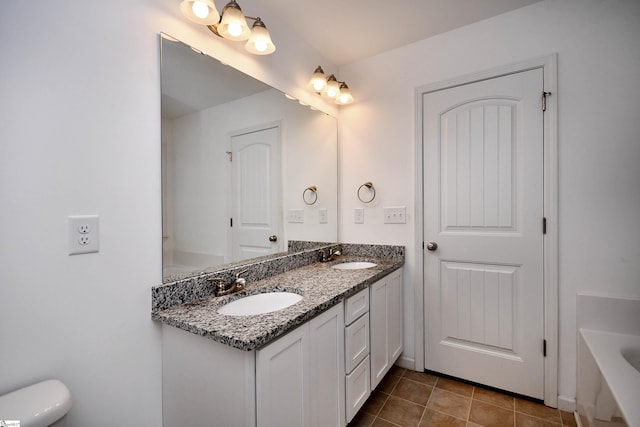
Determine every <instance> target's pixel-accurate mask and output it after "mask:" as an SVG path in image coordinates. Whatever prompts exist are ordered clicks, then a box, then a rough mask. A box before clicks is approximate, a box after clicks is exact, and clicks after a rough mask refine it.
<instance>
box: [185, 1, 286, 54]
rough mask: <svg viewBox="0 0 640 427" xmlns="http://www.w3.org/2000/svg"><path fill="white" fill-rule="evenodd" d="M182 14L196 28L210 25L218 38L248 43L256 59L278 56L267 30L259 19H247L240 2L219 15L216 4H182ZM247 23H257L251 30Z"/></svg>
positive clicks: (208, 2)
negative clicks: (251, 21) (261, 56)
mask: <svg viewBox="0 0 640 427" xmlns="http://www.w3.org/2000/svg"><path fill="white" fill-rule="evenodd" d="M180 10H181V11H182V14H183V15H184V16H185V17H186V18H187V19H189V20H190V21H193V22H195V23H196V24H200V25H206V26H207V28H209V30H211V32H212V33H214V34H215V35H217V36H219V37H222V38H225V39H227V40H231V41H244V40H247V43H246V44H245V49H246V50H247V51H248V52H250V53H253V54H255V55H268V54H270V53H273V52H275V50H276V46H275V45H274V44H273V42H272V41H271V35H270V34H269V31H267V26H266V25H265V24H264V22H262V19H260V17H259V16H258V17H257V18H254V17H252V16H245V14H244V13H242V9H240V5H238V3H237V2H236V0H231V1H230V2H229V3H227V5H226V6H225V7H224V8H223V9H222V15H220V14H219V13H218V10H217V9H216V5H215V3H214V2H213V0H182V3H180ZM247 19H251V20H253V21H254V22H253V26H252V27H251V29H249V26H248V25H247Z"/></svg>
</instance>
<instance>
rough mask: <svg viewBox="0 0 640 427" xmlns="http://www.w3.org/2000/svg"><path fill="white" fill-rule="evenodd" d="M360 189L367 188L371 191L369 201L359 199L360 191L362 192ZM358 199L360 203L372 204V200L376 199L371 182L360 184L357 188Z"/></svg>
mask: <svg viewBox="0 0 640 427" xmlns="http://www.w3.org/2000/svg"><path fill="white" fill-rule="evenodd" d="M362 187H367V188H368V189H369V190H371V191H373V195H372V196H371V198H370V199H369V200H363V199H362V197H360V190H362ZM357 194H358V199H359V200H360V201H361V202H362V203H371V202H373V199H375V198H376V189H375V188H374V187H373V184H372V183H371V181H368V182H365V183H364V184H362V185H361V186H360V187H358V193H357Z"/></svg>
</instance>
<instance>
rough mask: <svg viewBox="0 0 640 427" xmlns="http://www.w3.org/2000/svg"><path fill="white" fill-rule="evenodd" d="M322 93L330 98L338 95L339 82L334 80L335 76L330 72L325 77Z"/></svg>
mask: <svg viewBox="0 0 640 427" xmlns="http://www.w3.org/2000/svg"><path fill="white" fill-rule="evenodd" d="M322 94H323V95H325V96H328V97H329V98H331V99H335V98H336V97H337V96H338V95H340V84H339V83H338V81H337V80H336V76H334V75H333V74H331V75H330V76H329V78H328V79H327V85H326V86H325V87H324V90H323V91H322Z"/></svg>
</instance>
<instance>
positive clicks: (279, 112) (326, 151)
mask: <svg viewBox="0 0 640 427" xmlns="http://www.w3.org/2000/svg"><path fill="white" fill-rule="evenodd" d="M161 68H162V69H161V77H162V241H163V245H162V247H163V253H162V255H163V259H162V261H163V262H162V265H163V278H164V281H168V280H172V279H173V278H176V277H185V276H186V275H189V274H194V273H197V272H200V271H203V270H205V269H210V268H211V267H216V266H219V265H222V264H227V263H231V262H236V261H241V260H246V259H249V258H253V257H258V256H263V255H267V254H273V253H278V252H283V251H285V250H286V248H287V243H288V241H289V240H300V241H320V242H335V241H337V160H338V159H337V156H338V147H337V122H336V119H335V118H334V117H331V116H328V115H326V114H324V113H322V112H319V111H313V110H311V109H310V108H309V107H305V106H302V105H300V104H299V103H298V102H297V101H295V100H290V99H288V98H286V97H285V95H284V94H283V93H282V92H280V91H278V90H276V89H274V88H272V87H270V86H268V85H266V84H264V83H262V82H260V81H258V80H256V79H254V78H252V77H250V76H248V75H246V74H244V73H242V72H240V71H238V70H236V69H234V68H232V67H230V66H227V65H224V64H223V63H221V62H220V61H218V60H216V59H214V58H212V57H210V56H207V55H204V54H202V53H199V52H198V51H197V50H195V49H192V48H191V47H190V46H188V45H186V44H184V43H181V42H179V41H176V40H175V39H174V38H172V37H170V36H166V35H162V37H161ZM312 186H315V187H316V192H315V194H314V196H317V200H315V202H314V203H313V204H310V203H309V202H310V201H312V200H313V198H310V197H309V196H310V194H309V192H308V191H307V192H306V193H305V190H306V189H307V188H308V187H312Z"/></svg>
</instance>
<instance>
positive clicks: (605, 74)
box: [339, 0, 640, 405]
mask: <svg viewBox="0 0 640 427" xmlns="http://www.w3.org/2000/svg"><path fill="white" fill-rule="evenodd" d="M553 52H557V53H558V69H559V71H558V93H556V94H554V96H557V97H558V98H557V99H558V105H559V113H558V119H559V140H558V145H559V159H560V160H559V161H560V164H559V176H560V178H559V179H560V182H559V194H560V196H559V197H560V200H559V215H560V218H559V230H560V234H559V242H560V243H559V244H560V248H559V252H560V253H559V270H560V272H559V287H560V290H559V294H560V295H559V298H560V299H559V306H560V313H559V315H560V325H559V332H560V343H559V351H560V360H559V378H558V381H559V394H560V396H561V402H560V404H561V405H562V404H570V403H571V401H572V400H573V398H574V397H575V363H576V358H575V353H576V348H575V347H576V344H575V343H576V336H575V295H576V291H578V290H584V289H594V290H606V291H610V292H620V293H635V294H640V223H639V222H638V221H639V218H640V190H639V188H640V167H639V166H638V164H639V162H640V120H638V118H639V117H640V84H639V83H638V78H639V76H640V2H638V1H637V0H608V1H604V0H588V1H587V0H547V1H544V2H542V3H537V4H535V5H532V6H529V7H526V8H523V9H520V10H516V11H513V12H510V13H507V14H504V15H501V16H498V17H495V18H492V19H489V20H485V21H482V22H479V23H476V24H472V25H469V26H467V27H463V28H460V29H458V30H454V31H451V32H448V33H445V34H442V35H439V36H436V37H432V38H429V39H426V40H423V41H420V42H417V43H414V44H411V45H408V46H406V47H403V48H400V49H396V50H393V51H390V52H387V53H385V54H382V55H379V56H376V57H372V58H369V59H365V60H362V61H359V62H357V63H353V64H350V65H348V66H345V67H342V68H341V70H340V74H341V77H342V78H344V79H346V80H348V81H349V83H350V88H351V90H352V92H353V93H354V94H355V96H356V102H355V103H354V104H352V105H350V106H349V107H346V108H345V107H343V108H342V110H341V113H340V123H339V132H340V144H341V145H340V165H341V166H340V170H339V172H340V188H341V195H340V200H339V206H340V218H341V219H342V222H341V225H340V229H339V236H340V239H341V241H347V242H371V243H389V244H391V243H394V244H404V245H406V246H407V267H406V274H405V284H404V285H405V340H406V341H407V344H408V345H407V346H406V351H405V357H408V358H411V357H413V355H414V354H415V348H414V347H413V341H414V340H413V334H414V331H415V329H414V324H415V320H414V315H415V313H414V312H413V310H412V307H413V299H412V297H413V290H414V288H413V287H414V286H419V284H418V283H415V282H414V280H413V279H414V274H415V268H416V256H418V254H416V253H415V252H416V251H415V249H414V248H415V243H416V237H415V220H416V218H414V215H413V212H414V209H415V204H414V199H415V196H414V193H415V181H416V167H415V144H416V136H415V135H416V131H415V129H416V120H415V117H414V116H415V105H414V102H415V101H414V89H415V88H417V87H419V86H422V85H425V84H429V83H433V82H439V81H443V80H448V79H451V78H453V77H457V76H461V75H465V74H470V73H474V72H478V71H483V70H486V69H491V68H494V67H497V66H501V65H505V64H511V63H514V62H517V61H520V60H525V59H529V58H534V57H537V56H542V55H547V54H550V53H553ZM374 123H375V126H372V124H374ZM367 180H371V181H373V183H374V184H375V186H376V189H377V190H378V196H377V198H376V200H378V199H379V201H378V203H377V204H376V205H375V206H373V207H371V208H367V209H366V212H365V224H364V225H354V224H353V209H354V208H355V207H359V206H362V204H361V203H359V202H358V201H357V199H356V195H355V191H356V189H357V188H358V186H359V185H360V184H362V183H363V182H365V181H367ZM397 205H403V206H407V216H408V223H407V224H406V225H382V207H383V206H397ZM371 236H375V237H374V238H372V237H371Z"/></svg>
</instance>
